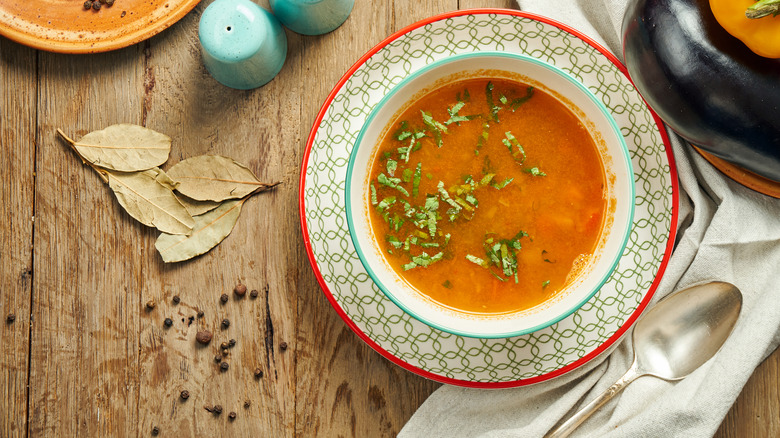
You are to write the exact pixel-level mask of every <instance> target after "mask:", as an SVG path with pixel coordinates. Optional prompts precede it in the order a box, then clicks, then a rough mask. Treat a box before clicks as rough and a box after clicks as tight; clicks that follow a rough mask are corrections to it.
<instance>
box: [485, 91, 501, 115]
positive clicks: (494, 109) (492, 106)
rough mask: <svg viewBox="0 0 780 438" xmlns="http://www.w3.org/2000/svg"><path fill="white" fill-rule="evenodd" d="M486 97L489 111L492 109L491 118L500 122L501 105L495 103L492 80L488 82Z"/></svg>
mask: <svg viewBox="0 0 780 438" xmlns="http://www.w3.org/2000/svg"><path fill="white" fill-rule="evenodd" d="M485 98H486V99H487V107H488V111H490V118H492V119H493V120H494V121H495V122H496V123H498V110H500V109H501V107H499V106H497V105H496V104H495V103H493V83H492V82H488V83H487V86H486V87H485Z"/></svg>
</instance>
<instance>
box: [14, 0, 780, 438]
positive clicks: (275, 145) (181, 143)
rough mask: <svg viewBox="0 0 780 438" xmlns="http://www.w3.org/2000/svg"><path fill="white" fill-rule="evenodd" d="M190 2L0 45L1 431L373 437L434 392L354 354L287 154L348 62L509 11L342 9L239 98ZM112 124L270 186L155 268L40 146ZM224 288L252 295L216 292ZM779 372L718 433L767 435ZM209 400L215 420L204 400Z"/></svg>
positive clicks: (777, 408) (58, 152) (767, 369)
mask: <svg viewBox="0 0 780 438" xmlns="http://www.w3.org/2000/svg"><path fill="white" fill-rule="evenodd" d="M206 3H208V2H207V1H206V2H204V4H201V5H200V6H198V7H197V8H196V9H195V10H194V11H193V12H192V13H190V14H189V15H187V16H186V17H185V18H184V19H183V20H182V21H181V22H179V23H178V24H176V25H175V26H173V27H172V28H171V29H169V30H167V31H165V32H163V33H162V34H161V35H158V36H156V37H154V38H152V39H151V40H149V41H146V42H144V43H141V44H138V45H135V46H132V47H129V48H126V49H123V50H118V51H115V52H111V53H105V54H99V55H90V56H68V55H59V54H52V53H47V52H39V51H35V50H32V49H30V48H27V47H23V46H20V45H18V44H16V43H13V42H11V41H9V40H7V39H4V38H0V95H1V98H2V100H0V105H2V106H0V144H1V145H2V147H1V148H0V151H2V155H0V163H2V164H0V169H1V172H2V173H0V209H2V212H3V214H2V218H3V220H2V221H1V222H0V244H1V245H2V246H0V273H2V275H1V276H0V315H1V316H2V321H1V322H0V350H1V351H2V354H1V355H0V436H3V437H13V436H24V435H30V436H55V435H56V436H76V435H78V436H89V437H92V436H149V435H150V434H151V431H152V428H153V427H154V426H157V427H159V429H160V433H161V435H164V436H194V435H199V436H220V435H227V434H233V435H235V436H274V437H280V436H323V437H325V436H328V437H329V436H357V437H373V436H392V435H395V434H396V433H397V432H398V431H399V430H400V429H401V427H402V426H403V425H404V423H405V422H406V421H407V419H408V418H409V417H410V416H411V415H412V413H414V411H415V409H416V408H417V407H418V406H419V405H420V404H421V403H422V402H423V401H424V400H425V399H426V397H427V396H428V395H429V394H430V393H431V392H432V391H434V390H435V389H436V388H437V387H438V386H439V385H438V384H436V383H434V382H431V381H428V380H425V379H423V378H421V377H418V376H416V375H414V374H411V373H409V372H407V371H405V370H403V369H401V368H399V367H398V366H396V365H393V364H391V363H390V362H389V361H387V360H385V359H384V358H382V357H381V356H380V355H379V354H377V353H375V352H374V351H373V350H371V349H370V348H368V347H367V346H366V345H364V344H363V342H362V341H360V340H359V339H358V337H357V336H356V335H354V334H353V333H352V332H351V331H350V330H349V329H348V328H347V326H346V325H345V324H344V323H343V322H342V321H341V319H340V318H339V317H338V316H337V314H336V312H335V311H333V309H332V308H331V307H330V305H329V304H328V302H327V301H326V299H325V297H324V296H323V294H322V292H321V290H320V288H319V286H318V285H317V282H316V281H315V278H314V275H313V273H312V270H311V268H310V266H309V262H308V260H307V259H306V256H305V253H304V249H303V245H302V240H301V231H300V226H299V221H298V202H297V201H298V176H299V172H300V165H301V160H302V156H303V151H304V146H305V140H306V137H307V135H308V132H309V129H310V127H311V125H312V123H313V121H314V117H315V115H316V113H317V111H318V109H319V107H320V105H321V104H322V102H323V101H324V99H325V97H326V95H327V93H328V92H329V91H330V89H331V87H332V86H333V85H334V84H335V83H336V82H337V80H338V79H339V77H340V76H341V75H342V74H343V73H344V72H345V71H346V70H347V68H348V67H349V66H350V65H351V64H352V63H353V62H355V61H356V60H357V59H358V58H359V57H360V55H361V54H363V53H364V52H366V51H367V50H368V49H369V48H371V47H372V46H374V45H375V44H377V43H378V42H379V41H381V40H382V39H383V38H384V37H386V36H388V35H389V34H391V33H392V32H394V31H396V30H398V29H400V28H402V27H404V26H407V25H409V24H411V23H413V22H415V21H418V20H420V19H423V18H425V17H428V16H431V15H434V14H437V13H441V12H445V11H450V10H454V9H458V8H469V7H483V6H490V7H514V2H513V1H510V0H459V1H458V0H436V1H433V0H428V1H424V2H420V1H417V0H395V1H393V2H389V1H386V0H373V1H370V0H358V1H357V2H356V5H355V8H354V10H353V12H352V15H351V16H350V18H349V20H348V21H347V22H346V23H345V24H344V25H343V26H342V27H341V28H339V29H338V30H336V31H335V32H332V33H330V34H328V35H324V36H319V37H305V36H299V35H296V34H294V33H291V32H288V33H287V36H288V39H289V53H288V58H287V61H286V63H285V66H284V68H283V70H282V71H281V73H280V74H279V76H278V77H277V78H276V79H274V80H273V81H272V82H271V83H270V84H268V85H266V86H265V87H263V88H261V89H258V90H253V91H236V90H231V89H228V88H225V87H223V86H221V85H219V84H217V83H216V82H215V81H214V80H213V79H212V78H211V77H210V76H209V75H208V73H207V72H206V70H205V68H204V67H203V65H202V63H201V59H200V53H199V46H198V40H197V25H198V19H199V17H200V15H201V13H202V11H203V9H204V7H205V6H206ZM264 6H267V4H265V5H264ZM119 122H127V123H135V124H140V125H144V126H147V127H150V128H152V129H155V130H157V131H160V132H163V133H166V134H168V135H169V136H171V137H172V138H173V139H174V144H173V150H172V156H171V159H170V160H169V162H168V166H170V165H171V164H173V163H175V162H177V161H179V160H181V159H183V158H186V157H191V156H195V155H200V154H204V153H212V154H222V155H226V156H230V157H233V158H235V159H237V160H238V161H240V162H244V163H247V164H248V165H249V166H250V167H251V168H252V170H254V172H255V173H256V174H257V175H258V176H259V177H260V178H261V179H263V180H266V181H277V180H278V181H282V185H281V186H280V187H279V188H278V189H276V190H274V191H272V192H268V193H264V194H261V195H258V196H256V197H254V198H252V199H251V200H250V201H248V202H247V203H246V205H245V207H244V211H243V214H242V215H241V216H242V217H241V218H240V219H239V222H238V225H237V226H236V228H235V230H234V231H233V233H232V234H231V235H230V236H229V237H228V238H227V239H226V240H225V241H224V242H223V243H222V244H220V245H219V246H218V247H217V248H216V249H214V250H213V251H211V252H210V253H208V254H207V255H205V256H202V257H200V258H198V259H196V260H193V261H191V262H185V263H179V264H173V265H166V264H164V263H162V261H161V259H160V257H159V255H158V254H157V253H156V251H155V249H154V241H155V238H156V235H157V233H156V232H155V231H154V230H152V229H149V228H146V227H144V226H142V225H140V224H139V223H138V222H136V221H135V220H133V219H131V218H130V217H129V216H128V215H127V214H126V213H124V211H123V210H122V209H121V208H120V207H119V205H118V203H117V202H116V200H115V199H114V197H113V195H112V193H111V192H110V190H109V189H108V188H107V187H106V186H105V185H104V184H103V183H102V182H101V180H100V179H99V177H98V176H97V175H96V174H95V172H93V171H92V170H91V169H89V168H88V167H86V166H83V165H82V164H81V163H80V161H79V160H78V159H77V158H76V157H75V156H74V154H73V153H72V152H71V151H70V150H68V148H67V147H66V146H65V145H64V144H63V143H62V142H61V141H59V140H58V139H57V138H56V137H55V129H56V128H62V129H63V130H64V131H65V132H66V133H69V134H72V135H73V136H80V135H83V134H85V133H87V132H89V131H91V130H95V129H100V128H103V127H105V126H107V125H110V124H114V123H119ZM239 282H241V283H244V284H246V285H247V286H248V287H249V288H250V289H257V290H258V291H260V294H259V297H258V298H256V299H251V298H249V297H248V296H247V297H245V298H243V299H235V298H234V297H233V296H232V293H231V291H232V290H233V287H234V286H235V285H236V284H237V283H239ZM223 293H228V294H231V298H230V300H229V301H228V303H226V304H224V305H222V304H220V301H219V297H220V295H221V294H223ZM175 295H178V296H179V297H181V302H180V303H179V304H178V305H177V304H174V303H173V301H172V300H173V297H174V296H175ZM150 300H154V301H155V302H156V307H155V308H154V309H153V310H151V311H149V310H147V309H146V308H145V303H147V302H148V301H150ZM198 309H201V310H203V311H204V316H203V317H202V318H195V320H194V322H192V323H191V324H189V323H188V318H189V317H191V316H194V315H195V314H196V312H197V310H198ZM8 314H14V315H15V316H16V320H15V321H14V322H12V323H9V322H6V315H8ZM166 317H170V318H172V319H173V322H174V323H173V326H172V327H170V328H167V329H166V328H165V327H164V325H163V320H164V318H166ZM223 318H229V319H230V321H231V324H230V327H229V328H228V329H227V330H222V329H220V327H219V324H220V321H221V320H222V319H223ZM198 328H208V329H210V330H212V331H213V332H214V333H215V339H214V341H212V343H211V344H210V345H209V346H208V347H205V348H203V347H200V346H199V345H198V344H197V343H196V342H195V340H194V337H195V332H196V330H197V329H198ZM229 338H233V339H235V340H236V341H237V345H236V346H235V347H234V348H232V349H231V350H230V353H229V355H228V357H227V359H226V360H227V361H228V362H229V363H230V369H229V370H228V371H225V372H220V371H219V369H218V365H217V364H216V362H215V361H214V356H215V354H217V352H218V345H219V344H220V342H222V341H227V340H228V339H229ZM283 343H286V345H287V347H288V348H287V349H284V348H283V347H282V345H283ZM256 368H260V369H262V370H263V372H264V375H263V377H262V378H260V379H256V378H255V377H254V370H255V369H256ZM779 373H780V355H778V354H777V353H775V354H774V355H773V356H772V357H771V358H770V359H769V360H768V361H767V362H765V363H764V364H763V365H762V366H761V367H760V368H759V370H758V371H757V372H756V374H755V375H754V376H753V378H752V379H751V381H750V382H749V383H748V386H747V387H746V389H745V390H744V392H743V394H742V396H741V397H740V398H739V400H738V401H737V403H736V405H735V406H734V408H733V409H732V410H731V412H730V413H729V415H728V416H727V417H726V419H725V421H724V423H723V425H722V426H721V428H720V430H719V432H718V434H717V436H719V437H736V436H739V437H743V436H777V435H778V434H780V397H779V396H778V390H777V382H778V374H779ZM182 390H188V391H189V393H190V397H189V399H188V400H186V401H183V400H181V399H180V396H179V394H180V392H181V391H182ZM247 400H248V401H250V403H251V405H250V406H249V407H248V408H245V407H244V403H245V401H247ZM214 404H220V405H222V406H223V407H224V412H223V414H222V415H220V416H215V415H212V414H209V413H208V412H206V411H205V410H204V408H203V407H204V405H214ZM230 411H235V412H237V414H238V416H237V418H236V419H235V420H234V421H230V420H229V419H228V415H227V414H228V412H230Z"/></svg>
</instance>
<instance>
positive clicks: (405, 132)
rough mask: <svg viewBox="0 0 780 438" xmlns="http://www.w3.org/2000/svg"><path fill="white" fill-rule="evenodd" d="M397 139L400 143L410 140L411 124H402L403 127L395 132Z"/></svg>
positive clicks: (404, 122)
mask: <svg viewBox="0 0 780 438" xmlns="http://www.w3.org/2000/svg"><path fill="white" fill-rule="evenodd" d="M393 135H395V138H397V139H398V140H399V141H404V140H406V139H407V138H409V137H410V136H411V135H412V131H410V130H409V122H407V121H406V120H404V121H403V122H401V127H400V128H398V130H397V131H395V134H393Z"/></svg>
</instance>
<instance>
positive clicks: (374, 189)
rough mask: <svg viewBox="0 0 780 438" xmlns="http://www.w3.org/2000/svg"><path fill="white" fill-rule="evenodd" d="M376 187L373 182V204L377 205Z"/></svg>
mask: <svg viewBox="0 0 780 438" xmlns="http://www.w3.org/2000/svg"><path fill="white" fill-rule="evenodd" d="M376 204H377V200H376V187H374V183H371V205H376Z"/></svg>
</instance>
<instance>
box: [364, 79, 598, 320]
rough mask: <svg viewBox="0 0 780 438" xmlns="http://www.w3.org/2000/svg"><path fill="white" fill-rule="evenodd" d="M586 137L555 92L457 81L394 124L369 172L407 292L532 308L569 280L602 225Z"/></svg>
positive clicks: (494, 308) (380, 230)
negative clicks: (408, 288) (408, 285)
mask: <svg viewBox="0 0 780 438" xmlns="http://www.w3.org/2000/svg"><path fill="white" fill-rule="evenodd" d="M604 184H605V177H604V170H603V165H602V162H601V159H600V158H599V154H598V150H597V147H596V144H595V142H594V140H593V139H592V138H591V136H590V134H589V132H588V131H587V130H586V129H585V127H584V126H583V125H582V123H581V122H580V120H579V119H578V118H577V117H576V116H575V115H574V114H573V113H572V112H571V111H570V110H569V109H568V108H567V107H566V106H565V105H564V104H562V103H561V102H560V101H558V100H557V99H555V98H554V97H553V96H551V95H549V94H547V93H545V92H543V91H541V90H538V89H534V88H533V87H531V86H528V85H526V84H523V83H520V82H516V81H513V80H509V79H498V78H494V79H486V78H475V79H465V80H461V81H456V82H453V83H450V84H447V85H445V86H443V87H440V88H437V89H435V90H433V91H431V92H429V93H427V94H426V95H424V96H423V97H422V98H420V99H419V100H417V101H416V102H413V103H411V104H410V105H409V106H408V107H407V108H406V109H405V110H404V111H403V112H402V113H401V114H400V116H399V117H398V118H397V119H396V120H394V121H393V122H392V125H391V126H390V127H389V129H386V134H385V136H384V138H383V139H382V140H381V142H380V144H379V147H378V149H377V151H376V154H375V157H374V162H373V164H372V170H371V174H370V191H371V192H370V198H371V199H370V204H371V207H370V209H369V210H370V216H371V224H372V228H373V231H374V237H375V238H376V241H377V244H378V245H379V246H380V248H381V249H382V250H383V253H384V255H385V257H386V258H387V261H388V262H389V264H390V265H391V266H393V268H394V269H395V270H396V271H397V272H398V273H399V274H400V275H401V277H403V278H404V279H405V280H406V281H407V282H409V283H410V284H411V285H412V286H413V287H414V288H415V289H417V290H418V291H420V292H421V293H422V294H424V295H426V296H428V297H430V298H431V299H433V300H435V301H437V302H439V303H440V304H442V305H445V306H448V307H451V308H454V309H458V310H461V311H466V312H473V313H505V312H514V311H520V310H525V309H529V308H531V307H534V306H536V305H538V304H540V303H542V302H544V301H546V300H548V299H549V298H551V297H552V296H554V295H555V293H556V292H557V291H559V290H561V289H562V288H563V287H564V286H565V285H566V284H567V282H569V281H571V280H572V279H573V274H575V273H576V270H577V267H578V265H581V264H582V263H583V262H584V261H585V259H586V258H587V257H588V256H589V255H591V254H592V252H593V250H594V247H595V245H596V243H597V241H598V239H599V236H600V233H601V228H602V224H603V222H604V216H605V208H606V200H605V193H604V192H605V189H604Z"/></svg>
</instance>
